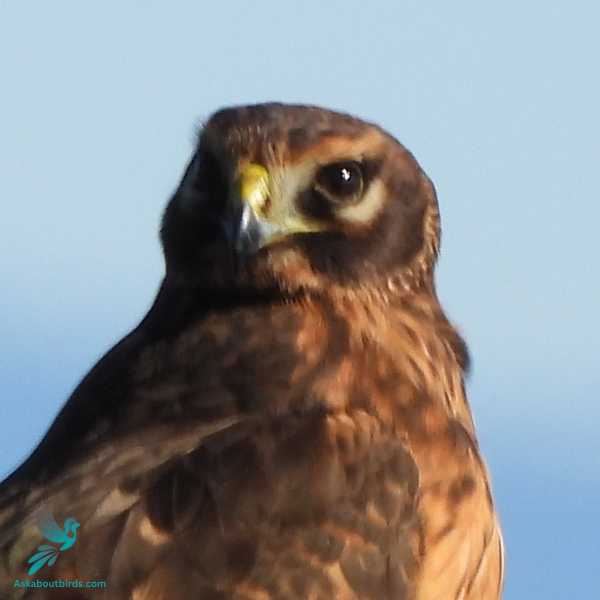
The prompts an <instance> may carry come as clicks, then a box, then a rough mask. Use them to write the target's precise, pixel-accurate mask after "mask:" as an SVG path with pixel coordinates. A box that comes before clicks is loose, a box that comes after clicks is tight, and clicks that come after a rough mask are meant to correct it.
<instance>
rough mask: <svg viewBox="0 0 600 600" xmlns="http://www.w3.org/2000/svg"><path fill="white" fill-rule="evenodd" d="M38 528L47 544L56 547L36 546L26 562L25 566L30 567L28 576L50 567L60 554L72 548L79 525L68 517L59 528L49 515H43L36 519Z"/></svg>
mask: <svg viewBox="0 0 600 600" xmlns="http://www.w3.org/2000/svg"><path fill="white" fill-rule="evenodd" d="M38 527H39V530H40V531H41V533H42V535H43V536H44V537H45V538H46V539H47V540H48V541H49V542H53V543H54V544H57V546H53V545H51V544H42V545H41V546H38V548H37V550H36V551H35V553H34V554H33V556H32V557H31V558H30V559H29V560H28V561H27V564H29V565H31V566H30V567H29V570H28V571H27V574H28V575H35V574H36V573H37V572H38V571H39V570H40V569H41V568H42V567H44V566H46V565H48V566H49V567H51V566H52V565H53V564H54V563H55V562H56V561H57V560H58V557H59V555H60V553H61V552H64V551H65V550H68V549H69V548H71V547H72V546H73V544H74V543H75V540H76V539H77V530H78V529H79V523H78V522H77V520H76V519H73V517H69V518H67V519H65V523H64V525H63V526H62V528H61V527H60V525H59V524H58V523H57V522H56V521H55V520H54V517H53V516H52V514H51V513H44V514H43V515H42V516H41V517H40V518H39V519H38Z"/></svg>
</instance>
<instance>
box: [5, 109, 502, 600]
mask: <svg viewBox="0 0 600 600" xmlns="http://www.w3.org/2000/svg"><path fill="white" fill-rule="evenodd" d="M161 239H162V245H163V249H164V255H165V263H166V272H165V277H164V280H163V281H162V284H161V286H160V289H159V291H158V294H157V297H156V300H155V302H154V304H153V306H152V307H151V309H150V311H149V312H148V314H147V315H146V317H145V318H144V319H143V320H142V322H141V323H140V325H139V326H138V327H137V328H136V329H135V330H134V331H132V333H130V334H129V335H128V336H127V337H125V338H124V339H123V340H122V341H120V342H119V343H118V344H117V345H116V346H115V347H114V348H113V349H112V350H111V351H110V352H109V353H108V354H106V355H105V356H104V358H102V359H101V360H100V362H99V363H98V364H97V365H96V366H95V367H94V368H93V369H92V370H91V372H90V373H89V374H88V375H87V376H86V377H85V378H84V379H83V381H82V382H81V383H80V385H79V386H78V387H77V388H76V390H75V392H74V393H73V395H72V396H71V398H70V399H69V400H68V402H67V403H66V405H65V406H64V408H63V409H62V411H61V412H60V413H59V415H58V417H57V418H56V420H55V421H54V423H53V425H52V426H51V428H50V429H49V431H48V433H47V434H46V436H45V437H44V438H43V440H42V441H41V443H40V444H39V446H38V447H37V449H36V450H35V451H34V452H33V453H32V455H31V456H30V457H29V459H28V460H27V461H26V462H24V463H23V465H21V466H20V467H19V468H18V469H17V470H16V471H15V472H14V473H13V474H12V475H11V476H10V477H9V478H8V479H7V480H6V481H5V482H4V483H3V484H2V486H1V487H0V586H1V587H0V592H1V593H0V595H1V596H2V598H5V597H9V598H20V597H22V596H25V597H28V598H29V597H32V598H78V599H83V598H100V597H104V598H111V599H112V598H114V599H126V598H127V599H132V600H142V599H144V600H188V599H190V600H192V599H193V600H197V599H210V600H217V599H220V600H224V599H233V600H276V599H282V600H283V599H297V598H299V599H309V600H317V599H326V600H330V599H339V600H346V599H348V600H349V599H371V600H386V599H399V600H400V599H402V600H408V599H415V600H434V599H437V600H442V599H456V600H457V599H469V600H472V599H486V600H493V599H495V598H499V597H500V594H501V585H502V565H503V559H502V554H503V551H502V540H501V533H500V527H499V523H498V519H497V516H496V512H495V510H494V505H493V501H492V495H491V491H490V482H489V477H488V474H487V470H486V467H485V465H484V463H483V460H482V457H481V453H480V451H479V446H478V442H477V439H476V434H475V430H474V425H473V420H472V417H471V412H470V409H469V406H468V403H467V399H466V396H465V387H464V374H465V371H466V369H467V367H468V354H467V349H466V346H465V343H464V342H463V340H462V339H461V337H460V335H459V334H458V333H457V331H456V330H455V328H454V327H453V326H452V325H451V323H450V322H449V320H448V319H447V318H446V316H445V313H444V311H443V309H442V307H441V306H440V302H439V300H438V297H437V295H436V289H435V285H434V267H435V263H436V258H437V255H438V250H439V244H440V220H439V212H438V205H437V200H436V194H435V191H434V187H433V185H432V183H431V182H430V180H429V179H428V177H427V176H426V175H425V174H424V172H423V171H422V169H421V168H420V166H419V165H418V163H417V162H416V160H415V158H414V157H413V156H412V155H411V154H410V153H409V152H408V151H407V150H406V149H405V148H404V147H403V146H402V145H401V144H400V143H399V142H398V141H397V140H396V139H394V138H393V137H392V136H391V135H389V134H388V133H386V132H385V131H383V130H382V129H381V128H380V127H378V126H376V125H373V124H370V123H367V122H364V121H362V120H360V119H357V118H355V117H352V116H349V115H346V114H340V113H336V112H332V111H329V110H325V109H322V108H318V107H313V106H300V105H285V104H277V103H269V104H260V105H254V106H245V107H234V108H227V109H223V110H220V111H218V112H217V113H215V114H214V115H213V116H212V117H211V118H210V119H209V120H208V121H207V122H206V124H205V126H204V127H203V129H202V130H201V132H200V135H199V138H198V143H197V147H196V149H195V152H194V154H193V157H192V159H191V161H190V163H189V165H188V166H187V169H186V170H185V173H184V176H183V179H182V181H181V183H180V185H179V187H178V189H177V190H176V192H175V193H174V195H173V197H172V198H171V200H170V202H169V204H168V206H167V208H166V211H165V214H164V218H163V222H162V230H161ZM43 511H51V512H52V513H53V514H54V515H56V516H57V517H60V518H61V519H63V518H66V517H72V518H73V519H76V520H77V521H78V522H79V523H81V528H80V530H79V535H78V537H77V541H76V543H75V544H74V545H73V547H72V548H71V549H70V550H69V552H66V553H65V554H61V556H60V560H58V561H57V562H56V564H54V565H52V566H45V567H44V569H43V570H41V571H40V572H39V573H38V575H39V576H41V575H42V574H43V575H44V577H45V578H46V579H51V580H54V579H62V580H63V581H71V580H75V579H76V580H79V581H80V582H89V581H104V582H106V586H105V588H104V589H103V590H102V591H98V590H96V589H93V590H91V591H89V590H87V589H86V588H82V587H79V588H77V589H67V590H65V589H62V590H58V589H36V590H31V589H30V588H23V587H15V581H16V580H20V581H22V580H23V579H27V578H26V571H27V568H28V565H27V559H28V557H30V556H31V554H32V553H33V552H35V549H36V547H37V546H38V544H39V543H40V542H41V541H42V538H41V535H40V533H39V530H38V529H37V527H36V519H37V518H38V516H39V514H40V513H42V512H43Z"/></svg>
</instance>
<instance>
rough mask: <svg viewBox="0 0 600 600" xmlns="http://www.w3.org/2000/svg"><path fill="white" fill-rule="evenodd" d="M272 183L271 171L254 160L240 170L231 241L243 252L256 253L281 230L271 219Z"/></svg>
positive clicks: (236, 187)
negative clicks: (269, 213) (269, 214)
mask: <svg viewBox="0 0 600 600" xmlns="http://www.w3.org/2000/svg"><path fill="white" fill-rule="evenodd" d="M269 183H270V182H269V173H268V171H267V170H266V169H265V168H264V167H263V166H262V165H257V164H253V163H250V164H247V165H245V166H243V167H242V168H241V169H240V172H239V175H238V178H237V185H236V186H235V190H236V194H235V195H236V198H234V199H233V204H234V209H233V222H232V223H231V227H230V232H231V238H232V239H231V241H232V243H233V245H234V247H235V249H236V250H237V251H238V252H239V253H240V254H254V253H255V252H257V251H258V250H260V248H262V247H263V246H265V245H267V244H268V243H269V242H270V241H271V240H272V238H273V237H274V236H275V235H276V234H277V233H278V231H279V228H278V227H277V226H276V225H275V224H274V223H270V222H269V218H268V209H269V203H270V189H269Z"/></svg>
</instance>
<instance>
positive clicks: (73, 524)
mask: <svg viewBox="0 0 600 600" xmlns="http://www.w3.org/2000/svg"><path fill="white" fill-rule="evenodd" d="M79 527H80V525H79V521H77V520H76V519H73V517H69V518H67V519H65V523H64V526H63V529H64V531H65V533H75V531H77V530H78V529H79Z"/></svg>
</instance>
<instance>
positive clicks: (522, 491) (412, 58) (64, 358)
mask: <svg viewBox="0 0 600 600" xmlns="http://www.w3.org/2000/svg"><path fill="white" fill-rule="evenodd" d="M283 4H284V3H280V2H257V3H242V2H218V3H207V2H182V1H173V2H168V3H167V2H160V3H159V2H154V1H146V2H142V1H139V2H133V1H119V2H116V1H107V2H103V3H82V2H76V1H71V2H67V1H64V0H56V1H55V2H52V3H42V2H38V3H33V2H25V1H17V0H12V1H10V0H9V1H7V0H4V1H3V0H0V73H1V74H2V76H1V77H2V92H1V94H0V107H1V110H0V132H1V133H0V199H1V200H0V201H1V203H2V217H1V220H0V224H1V230H2V234H1V235H0V278H1V281H2V293H1V294H0V309H1V314H2V319H1V320H0V390H1V394H2V396H1V401H0V477H1V476H2V475H4V474H7V473H8V472H9V471H10V470H11V469H12V468H14V467H15V466H16V465H17V464H18V463H19V462H20V461H21V460H23V459H24V458H25V456H26V455H27V454H28V453H29V452H30V450H31V449H32V447H33V446H34V444H35V443H36V441H37V440H38V439H39V438H40V436H41V435H42V434H43V433H44V431H45V430H46V428H47V426H48V425H49V423H50V421H51V419H52V417H53V416H54V414H55V413H56V411H57V410H58V409H59V407H60V406H61V405H62V403H63V402H64V401H65V399H66V398H67V396H68V394H69V393H70V391H71V390H72V389H73V387H74V386H75V385H76V383H77V382H78V380H79V379H80V378H81V377H82V376H83V375H84V374H85V373H86V371H87V370H88V369H89V368H90V367H91V366H92V365H93V364H94V362H95V361H96V360H97V359H98V358H99V357H100V356H101V354H102V353H103V352H105V351H106V350H107V349H108V348H109V347H110V346H111V345H112V344H113V343H114V342H116V341H117V340H118V339H119V338H120V337H121V336H123V335H124V334H125V333H126V332H127V331H128V330H129V329H130V328H132V327H133V326H134V325H135V324H136V323H137V322H138V321H139V319H140V318H141V317H142V316H143V315H144V313H145V311H146V309H147V308H148V306H149V304H150V302H151V301H152V299H153V294H154V293H155V291H156V289H157V286H158V284H159V281H160V278H161V276H162V273H163V264H162V258H161V253H160V247H159V243H158V226H159V221H160V216H161V211H162V210H163V207H164V205H165V203H166V201H167V198H168V196H169V194H170V193H171V191H172V190H173V188H174V186H175V185H176V183H177V181H178V179H179V177H180V175H181V173H182V169H183V168H184V165H185V163H186V160H187V158H188V156H189V154H190V152H191V150H192V143H193V139H194V135H195V131H196V129H197V127H198V125H199V124H200V123H201V122H202V120H203V119H205V118H206V117H207V116H208V115H209V114H210V113H211V112H213V111H214V110H216V109H217V108H219V107H221V106H224V105H228V104H242V103H251V102H257V101H264V100H282V101H294V102H310V103H316V104H321V105H324V106H329V107H332V108H337V109H342V110H345V111H349V112H351V113H355V114H357V115H359V116H362V117H365V118H367V119H370V120H374V121H377V122H379V123H380V124H381V125H383V126H384V127H385V128H387V129H388V130H390V131H391V132H392V133H393V134H394V135H396V136H397V137H398V138H399V139H400V140H401V141H403V142H404V143H405V144H406V145H407V146H408V147H409V148H410V149H411V150H412V151H413V152H414V153H415V155H416V156H417V158H418V159H419V161H420V162H421V164H422V165H423V167H424V168H425V169H426V171H427V172H428V173H429V175H430V176H431V177H432V179H433V180H434V182H435V184H436V187H437V190H438V195H439V199H440V204H441V209H442V218H443V231H444V234H443V248H442V259H441V261H440V265H439V270H438V287H439V292H440V295H441V298H442V300H443V303H444V306H445V307H446V309H447V311H448V313H449V315H450V316H451V318H452V319H453V320H454V321H455V323H456V324H457V325H458V326H459V328H460V329H461V331H462V332H463V334H464V335H465V336H466V338H467V341H468V342H469V346H470V349H471V353H472V355H473V371H472V374H471V377H470V380H469V395H470V398H471V403H472V406H473V410H474V413H475V417H476V421H477V424H478V428H479V433H480V438H481V443H482V446H483V448H484V450H485V452H486V457H487V460H488V463H489V465H490V468H491V471H492V475H493V480H494V489H495V495H496V498H497V502H498V505H499V510H500V513H501V516H502V520H503V525H504V530H505V538H506V539H505V541H506V546H507V581H506V593H505V598H508V599H521V598H523V599H528V600H537V599H544V600H547V599H550V598H587V597H591V596H592V594H597V593H598V592H597V590H598V587H599V585H600V575H599V574H598V573H599V570H598V564H599V559H600V542H599V541H598V535H597V531H598V522H597V521H598V515H599V514H600V510H599V509H598V502H599V500H600V436H599V435H598V423H599V422H600V407H599V406H598V402H597V400H598V389H599V387H600V374H599V371H600V369H599V368H598V364H599V363H600V360H599V357H600V335H599V334H600V323H599V318H598V316H597V310H598V304H599V300H600V280H599V278H598V276H597V272H598V269H597V261H598V258H599V256H600V253H599V251H598V246H597V244H598V242H597V240H598V222H599V220H600V208H599V198H598V193H597V182H596V177H597V172H598V166H599V160H600V142H599V140H600V119H599V118H598V106H600V83H599V81H600V79H599V78H598V74H597V72H598V57H599V56H600V42H599V41H598V33H597V27H598V22H599V21H600V8H599V6H600V5H598V4H597V3H592V2H591V1H590V2H578V1H574V2H569V3H567V2H537V1H531V2H528V3H524V2H516V1H512V0H511V1H507V2H504V3H501V4H499V3H497V4H496V5H494V6H491V5H490V3H485V4H484V3H481V2H463V3H456V2H441V1H438V2H430V3H423V2H420V3H418V2H416V1H414V2H391V1H388V2H379V3H372V4H366V3H364V2H356V1H351V0H346V1H344V2H338V1H330V2H327V3H326V2H315V1H305V2H302V3H291V2H290V3H286V4H285V6H284V5H283ZM209 5H210V6H209Z"/></svg>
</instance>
